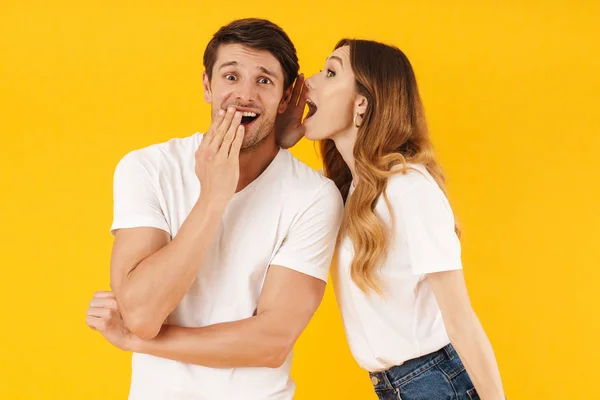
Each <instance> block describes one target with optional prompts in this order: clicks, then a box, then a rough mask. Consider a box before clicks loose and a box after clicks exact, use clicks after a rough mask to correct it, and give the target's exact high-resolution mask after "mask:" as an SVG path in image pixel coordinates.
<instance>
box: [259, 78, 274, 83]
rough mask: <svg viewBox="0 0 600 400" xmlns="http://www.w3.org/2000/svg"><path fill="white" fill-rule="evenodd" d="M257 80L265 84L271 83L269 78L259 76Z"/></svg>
mask: <svg viewBox="0 0 600 400" xmlns="http://www.w3.org/2000/svg"><path fill="white" fill-rule="evenodd" d="M258 82H259V83H263V84H265V85H267V84H269V83H271V80H270V79H269V78H260V79H259V80H258Z"/></svg>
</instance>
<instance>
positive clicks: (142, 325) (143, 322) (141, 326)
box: [125, 316, 162, 340]
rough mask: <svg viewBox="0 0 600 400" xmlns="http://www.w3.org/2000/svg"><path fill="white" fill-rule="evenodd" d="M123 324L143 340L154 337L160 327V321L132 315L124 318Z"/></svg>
mask: <svg viewBox="0 0 600 400" xmlns="http://www.w3.org/2000/svg"><path fill="white" fill-rule="evenodd" d="M125 326H126V327H127V329H128V330H129V332H131V333H133V334H134V335H135V336H137V337H139V338H141V339H144V340H151V339H154V338H155V337H156V336H157V335H158V333H159V332H160V329H161V328H162V324H161V323H157V322H156V321H152V320H149V319H148V318H145V317H143V316H133V317H131V318H129V319H128V320H125Z"/></svg>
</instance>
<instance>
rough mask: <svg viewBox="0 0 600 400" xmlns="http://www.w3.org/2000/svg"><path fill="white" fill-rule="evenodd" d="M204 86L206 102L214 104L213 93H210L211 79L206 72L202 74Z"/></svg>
mask: <svg viewBox="0 0 600 400" xmlns="http://www.w3.org/2000/svg"><path fill="white" fill-rule="evenodd" d="M202 86H203V87H204V101H206V102H207V103H209V104H210V103H211V102H212V92H211V91H210V79H208V74H207V73H206V72H203V73H202Z"/></svg>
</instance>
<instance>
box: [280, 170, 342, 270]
mask: <svg viewBox="0 0 600 400" xmlns="http://www.w3.org/2000/svg"><path fill="white" fill-rule="evenodd" d="M343 209H344V206H343V202H342V197H341V195H340V192H339V191H338V189H337V188H336V186H335V184H334V183H333V182H331V181H328V182H327V183H326V184H325V185H324V186H323V187H321V189H320V190H319V191H318V193H317V194H316V196H315V197H314V198H313V199H312V200H311V202H310V205H309V206H308V207H307V208H306V209H305V211H304V212H303V213H302V215H300V217H299V218H298V219H297V220H296V222H295V223H294V224H293V225H292V227H291V229H290V231H289V232H288V235H287V236H286V238H285V239H284V241H283V243H282V244H281V246H280V248H279V250H278V251H277V253H276V254H275V256H274V257H273V259H272V261H271V265H280V266H282V267H286V268H290V269H293V270H295V271H298V272H302V273H304V274H307V275H310V276H313V277H315V278H318V279H321V280H323V281H325V282H327V276H328V273H329V266H330V264H331V259H332V257H333V253H334V250H335V243H336V239H337V234H338V230H339V227H340V223H341V220H342V213H343Z"/></svg>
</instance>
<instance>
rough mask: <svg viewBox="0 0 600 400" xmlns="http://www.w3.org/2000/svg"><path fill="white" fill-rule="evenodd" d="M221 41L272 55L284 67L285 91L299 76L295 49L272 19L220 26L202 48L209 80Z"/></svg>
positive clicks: (237, 22)
mask: <svg viewBox="0 0 600 400" xmlns="http://www.w3.org/2000/svg"><path fill="white" fill-rule="evenodd" d="M224 44H241V45H243V46H247V47H249V48H251V49H255V50H266V51H268V52H270V53H271V54H273V56H274V57H275V58H276V59H277V60H278V61H279V64H281V69H283V74H284V90H286V89H287V88H289V87H290V86H291V85H292V83H294V81H295V80H296V77H297V76H298V70H299V68H300V65H299V64H298V56H297V55H296V48H295V47H294V44H293V43H292V41H291V40H290V38H289V37H288V35H287V34H286V33H285V32H284V31H283V29H281V28H280V27H279V26H277V25H275V24H274V23H272V22H271V21H268V20H265V19H258V18H246V19H239V20H236V21H233V22H231V23H229V24H227V25H225V26H223V27H222V28H221V29H219V31H218V32H217V33H215V34H214V35H213V37H212V39H211V40H210V42H208V45H207V46H206V50H205V51H204V68H205V70H206V73H207V75H208V79H209V80H212V73H213V68H214V66H215V61H216V59H217V51H218V50H219V46H221V45H224Z"/></svg>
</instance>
